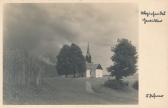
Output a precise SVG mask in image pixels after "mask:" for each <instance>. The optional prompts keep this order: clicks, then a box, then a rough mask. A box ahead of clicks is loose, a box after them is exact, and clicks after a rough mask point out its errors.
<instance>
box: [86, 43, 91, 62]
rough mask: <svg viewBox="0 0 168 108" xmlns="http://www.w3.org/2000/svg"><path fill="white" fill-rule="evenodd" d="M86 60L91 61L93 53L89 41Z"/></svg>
mask: <svg viewBox="0 0 168 108" xmlns="http://www.w3.org/2000/svg"><path fill="white" fill-rule="evenodd" d="M86 62H87V63H91V62H92V61H91V54H90V50H89V43H88V47H87V53H86Z"/></svg>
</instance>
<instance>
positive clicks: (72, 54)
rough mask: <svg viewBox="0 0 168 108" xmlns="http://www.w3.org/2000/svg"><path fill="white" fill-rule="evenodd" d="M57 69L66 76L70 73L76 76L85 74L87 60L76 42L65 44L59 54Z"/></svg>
mask: <svg viewBox="0 0 168 108" xmlns="http://www.w3.org/2000/svg"><path fill="white" fill-rule="evenodd" d="M56 69H57V71H58V74H59V75H65V76H66V77H67V75H69V74H71V75H72V74H73V76H74V77H76V75H77V74H79V75H80V76H83V75H84V72H85V71H86V62H85V58H84V56H83V55H82V51H81V49H80V47H79V46H77V45H76V44H71V46H68V45H64V46H63V47H62V49H61V50H60V53H59V54H58V56H57V63H56Z"/></svg>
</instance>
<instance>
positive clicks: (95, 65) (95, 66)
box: [87, 63, 103, 70]
mask: <svg viewBox="0 0 168 108" xmlns="http://www.w3.org/2000/svg"><path fill="white" fill-rule="evenodd" d="M87 69H92V70H96V69H101V70H103V68H102V66H101V65H100V64H93V63H87Z"/></svg>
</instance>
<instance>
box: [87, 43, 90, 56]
mask: <svg viewBox="0 0 168 108" xmlns="http://www.w3.org/2000/svg"><path fill="white" fill-rule="evenodd" d="M87 54H89V55H90V51H89V42H88V47H87Z"/></svg>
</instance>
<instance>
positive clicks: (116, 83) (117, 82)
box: [104, 79, 128, 90]
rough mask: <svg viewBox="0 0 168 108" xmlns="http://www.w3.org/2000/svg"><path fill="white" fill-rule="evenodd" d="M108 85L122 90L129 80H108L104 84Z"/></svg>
mask: <svg viewBox="0 0 168 108" xmlns="http://www.w3.org/2000/svg"><path fill="white" fill-rule="evenodd" d="M104 85H105V86H106V87H109V88H112V89H117V90H119V89H120V90H121V89H124V88H125V87H127V86H128V82H124V81H123V80H116V79H113V80H107V81H106V82H105V84H104Z"/></svg>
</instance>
